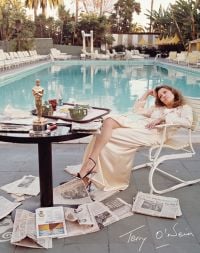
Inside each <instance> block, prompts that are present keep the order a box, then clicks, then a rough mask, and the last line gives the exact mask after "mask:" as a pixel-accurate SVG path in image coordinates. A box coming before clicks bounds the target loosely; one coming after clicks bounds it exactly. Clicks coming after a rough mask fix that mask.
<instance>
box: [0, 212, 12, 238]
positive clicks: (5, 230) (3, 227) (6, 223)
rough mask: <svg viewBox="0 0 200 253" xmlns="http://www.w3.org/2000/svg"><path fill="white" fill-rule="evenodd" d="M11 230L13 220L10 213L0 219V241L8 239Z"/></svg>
mask: <svg viewBox="0 0 200 253" xmlns="http://www.w3.org/2000/svg"><path fill="white" fill-rule="evenodd" d="M12 231H13V221H12V218H11V215H7V216H6V217H5V218H3V219H0V243H1V242H6V241H10V239H11V236H12Z"/></svg>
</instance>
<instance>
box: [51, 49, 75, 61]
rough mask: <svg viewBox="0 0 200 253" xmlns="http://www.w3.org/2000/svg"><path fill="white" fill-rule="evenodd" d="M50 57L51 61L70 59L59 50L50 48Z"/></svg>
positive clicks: (69, 56)
mask: <svg viewBox="0 0 200 253" xmlns="http://www.w3.org/2000/svg"><path fill="white" fill-rule="evenodd" d="M50 52H51V53H50V55H51V58H52V59H53V60H69V59H71V58H72V56H71V55H69V54H66V53H61V52H60V50H58V49H56V48H51V49H50Z"/></svg>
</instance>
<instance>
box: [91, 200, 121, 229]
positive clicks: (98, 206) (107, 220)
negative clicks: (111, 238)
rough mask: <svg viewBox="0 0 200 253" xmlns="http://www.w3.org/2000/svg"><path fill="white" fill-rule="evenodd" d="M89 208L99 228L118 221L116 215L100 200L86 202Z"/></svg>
mask: <svg viewBox="0 0 200 253" xmlns="http://www.w3.org/2000/svg"><path fill="white" fill-rule="evenodd" d="M88 206H89V210H90V212H91V213H92V215H93V216H94V218H95V220H96V222H97V224H98V226H99V229H102V228H104V227H105V226H108V225H110V224H112V223H114V222H116V221H118V220H119V219H118V217H117V215H115V214H114V213H113V212H111V211H110V209H109V208H108V207H107V206H105V205H104V204H103V203H101V202H97V201H95V202H93V203H90V204H88Z"/></svg>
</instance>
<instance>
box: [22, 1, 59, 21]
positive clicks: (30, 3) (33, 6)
mask: <svg viewBox="0 0 200 253" xmlns="http://www.w3.org/2000/svg"><path fill="white" fill-rule="evenodd" d="M47 3H49V6H50V8H52V7H57V6H59V5H61V4H63V0H25V6H26V7H27V8H30V9H34V18H35V17H36V16H37V8H38V7H41V8H42V14H43V15H44V16H45V17H46V9H47Z"/></svg>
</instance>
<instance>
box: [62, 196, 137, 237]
mask: <svg viewBox="0 0 200 253" xmlns="http://www.w3.org/2000/svg"><path fill="white" fill-rule="evenodd" d="M64 212H65V221H66V228H67V235H66V236H64V237H70V236H75V235H82V234H87V233H93V232H96V231H99V230H100V229H102V228H104V227H105V226H108V225H110V224H112V223H114V222H116V221H118V220H121V219H123V218H125V217H128V216H131V215H133V212H132V211H131V205H130V204H128V203H126V202H125V201H123V200H122V199H120V198H117V197H110V198H109V199H107V200H106V201H105V202H104V203H102V202H98V201H95V202H92V203H87V204H83V205H80V206H79V207H78V208H77V209H73V208H68V207H64Z"/></svg>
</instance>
